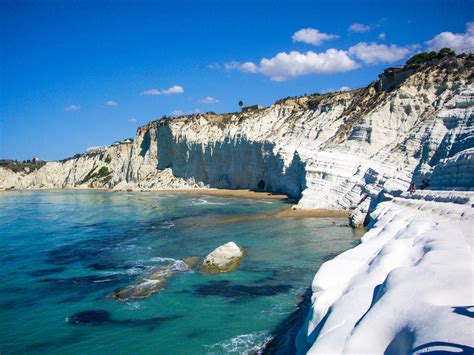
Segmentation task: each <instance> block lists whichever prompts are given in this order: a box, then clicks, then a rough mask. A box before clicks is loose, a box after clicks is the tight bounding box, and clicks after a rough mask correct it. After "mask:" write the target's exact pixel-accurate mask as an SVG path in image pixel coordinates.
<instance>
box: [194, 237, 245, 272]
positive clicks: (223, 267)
mask: <svg viewBox="0 0 474 355" xmlns="http://www.w3.org/2000/svg"><path fill="white" fill-rule="evenodd" d="M243 256H244V253H243V252H242V249H240V248H239V247H238V246H237V244H235V243H234V242H229V243H226V244H224V245H221V246H220V247H218V248H216V249H215V250H214V251H213V252H211V253H210V254H209V255H208V256H206V258H205V259H204V261H203V263H202V266H201V271H202V272H204V273H210V274H218V273H223V272H230V271H234V270H235V269H237V268H238V267H239V266H240V263H241V261H242V258H243Z"/></svg>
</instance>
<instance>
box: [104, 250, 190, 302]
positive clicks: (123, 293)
mask: <svg viewBox="0 0 474 355" xmlns="http://www.w3.org/2000/svg"><path fill="white" fill-rule="evenodd" d="M194 258H196V257H192V258H189V259H192V260H194ZM189 262H190V263H191V261H189ZM188 270H190V267H189V266H188V264H187V263H186V262H185V261H183V260H175V261H174V262H173V263H172V264H170V265H166V266H164V267H161V268H159V269H158V270H156V271H154V272H153V273H152V274H150V275H148V276H147V277H146V278H144V279H141V280H140V281H139V282H137V283H136V284H135V285H132V286H129V287H127V288H124V289H123V290H120V291H118V292H115V293H113V294H112V297H113V298H116V299H118V300H121V301H126V300H128V299H133V298H145V297H148V296H150V295H151V294H153V293H155V292H158V291H161V290H162V289H164V288H165V287H166V285H167V283H168V280H169V279H170V278H171V277H172V276H173V275H174V274H175V273H177V272H185V271H188Z"/></svg>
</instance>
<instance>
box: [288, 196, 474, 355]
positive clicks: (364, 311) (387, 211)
mask: <svg viewBox="0 0 474 355" xmlns="http://www.w3.org/2000/svg"><path fill="white" fill-rule="evenodd" d="M461 194H462V195H463V199H461V197H462V196H460V195H461ZM473 196H474V193H472V192H464V193H451V192H435V191H432V192H431V193H428V192H423V193H418V194H416V195H414V196H413V197H414V198H409V197H410V196H409V195H406V196H404V197H399V198H394V199H393V200H392V201H388V202H383V203H381V204H379V205H378V207H377V208H376V210H375V211H374V212H373V213H372V218H374V219H375V220H376V223H375V225H374V226H373V227H372V229H371V230H370V231H369V232H367V233H366V234H365V235H364V237H363V238H362V243H361V244H360V245H358V246H357V247H355V248H353V249H351V250H348V251H346V252H345V253H343V254H341V255H339V256H337V257H336V258H335V259H333V260H330V261H328V262H326V263H324V264H323V265H322V266H321V268H320V269H319V271H318V273H317V274H316V276H315V278H314V280H313V284H312V289H313V296H312V309H311V311H310V314H308V317H307V320H306V323H305V325H304V326H303V328H302V329H301V330H300V332H299V334H298V338H297V348H298V352H299V353H304V352H307V351H308V352H309V353H311V354H328V353H331V354H353V353H358V354H383V353H384V352H385V351H386V350H387V349H389V350H391V351H392V352H393V353H412V352H415V353H418V352H423V351H428V350H431V351H434V350H440V349H441V348H440V346H439V345H440V344H441V343H436V342H443V347H442V349H441V350H449V351H454V352H457V351H460V350H461V349H468V352H470V351H472V349H473V347H474V338H473V336H472V331H473V329H474V321H473V318H472V311H473V309H472V308H473V307H472V305H473V304H474V299H473V298H474V296H473V265H472V262H473V260H474V258H473V253H472V245H473V234H474V233H473V227H474V210H473V208H472V207H471V205H472V202H473ZM436 201H444V202H436ZM463 201H464V202H465V203H464V204H459V202H463ZM456 202H458V203H456ZM401 338H404V339H401ZM394 339H396V340H395V341H394ZM397 340H402V341H400V342H398V341H397ZM403 343H404V345H400V344H403ZM397 344H398V345H397ZM437 344H438V345H437ZM469 349H470V350H469Z"/></svg>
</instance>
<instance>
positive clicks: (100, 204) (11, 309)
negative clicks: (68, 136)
mask: <svg viewBox="0 0 474 355" xmlns="http://www.w3.org/2000/svg"><path fill="white" fill-rule="evenodd" d="M285 206H286V205H285V204H284V203H283V202H279V201H269V200H250V199H241V198H229V197H216V196H205V195H203V196H196V195H178V194H171V193H170V194H156V193H143V192H141V193H128V192H127V193H125V192H123V193H122V192H118V193H110V192H89V191H87V192H86V191H64V192H63V191H61V192H59V191H56V192H52V191H50V192H46V191H38V192H7V193H2V194H0V352H1V353H2V354H13V353H25V352H30V353H104V352H107V353H112V352H114V353H115V352H121V353H152V352H153V353H173V354H204V353H232V352H245V351H251V350H252V349H256V348H258V347H259V346H261V344H262V343H264V342H265V341H266V340H267V339H268V338H269V336H270V335H271V333H272V331H274V330H275V328H276V327H277V325H278V324H279V322H281V321H282V320H283V319H285V318H286V317H287V316H288V315H289V314H290V313H291V312H292V311H293V310H294V306H295V304H296V302H297V301H298V299H299V296H300V295H301V294H302V293H303V292H304V291H305V289H306V288H307V287H308V286H309V285H310V284H311V280H312V278H313V276H314V274H315V272H316V271H317V270H318V268H319V266H320V265H321V263H322V262H324V261H326V260H327V259H329V258H331V257H333V256H334V255H336V254H338V253H340V252H342V251H344V250H346V249H348V248H350V247H352V246H353V245H354V244H355V243H356V240H357V237H356V236H355V235H354V234H353V232H352V230H351V229H350V228H348V227H342V226H340V225H341V224H345V223H346V219H340V218H339V219H337V218H325V219H311V218H285V219H276V218H265V219H252V218H249V219H245V218H241V217H245V216H249V217H252V216H255V215H257V214H271V213H274V212H276V211H278V210H280V209H282V208H284V207H285ZM234 217H236V219H234ZM226 219H228V220H230V221H231V220H236V222H232V223H222V221H223V220H226ZM228 241H234V242H236V243H237V244H238V245H239V246H242V247H244V248H245V251H246V253H245V258H244V260H243V262H242V264H241V266H240V268H239V269H238V270H237V271H235V272H232V273H228V274H221V275H202V274H201V273H199V272H198V271H188V272H179V273H175V274H174V275H173V277H171V278H170V279H169V281H168V283H167V285H166V287H165V288H164V289H163V290H161V291H159V292H157V293H154V294H152V295H151V296H149V297H148V298H142V299H133V300H128V301H119V300H116V299H113V298H111V297H110V294H111V293H112V292H113V291H117V290H120V289H123V288H125V287H127V286H130V285H133V284H135V283H137V282H138V281H137V280H140V279H141V278H143V277H146V276H147V275H149V274H151V273H152V272H154V271H156V270H157V269H159V268H160V267H162V266H163V265H167V264H170V263H172V262H173V260H172V259H180V258H184V257H189V256H201V257H203V256H205V255H206V254H208V253H209V252H210V251H212V250H213V249H214V248H216V247H218V246H219V245H222V244H224V243H226V242H228ZM81 312H82V313H81Z"/></svg>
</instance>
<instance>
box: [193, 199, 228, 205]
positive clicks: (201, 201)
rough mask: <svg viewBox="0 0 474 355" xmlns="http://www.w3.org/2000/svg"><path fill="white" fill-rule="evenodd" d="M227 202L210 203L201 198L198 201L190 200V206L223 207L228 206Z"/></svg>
mask: <svg viewBox="0 0 474 355" xmlns="http://www.w3.org/2000/svg"><path fill="white" fill-rule="evenodd" d="M228 204H229V203H228V202H210V201H208V200H205V199H203V198H199V199H192V200H191V205H193V206H199V205H218V206H225V205H228Z"/></svg>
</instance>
